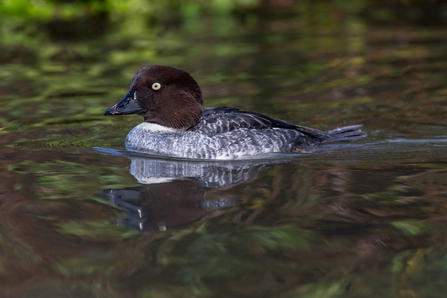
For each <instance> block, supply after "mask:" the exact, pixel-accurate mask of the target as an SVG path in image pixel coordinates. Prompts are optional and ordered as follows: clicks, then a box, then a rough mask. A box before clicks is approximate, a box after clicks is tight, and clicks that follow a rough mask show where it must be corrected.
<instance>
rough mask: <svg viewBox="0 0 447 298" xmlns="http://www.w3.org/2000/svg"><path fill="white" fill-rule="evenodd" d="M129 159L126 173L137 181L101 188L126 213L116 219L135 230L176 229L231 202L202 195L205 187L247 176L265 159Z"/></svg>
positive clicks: (221, 185) (233, 203)
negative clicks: (116, 187) (111, 187)
mask: <svg viewBox="0 0 447 298" xmlns="http://www.w3.org/2000/svg"><path fill="white" fill-rule="evenodd" d="M130 159H131V164H130V173H131V174H132V175H133V176H134V177H135V178H136V179H137V180H138V182H139V183H141V184H142V185H141V186H138V187H129V188H124V189H110V190H105V191H104V192H103V193H104V194H106V195H107V196H108V197H109V199H110V202H111V203H112V204H114V205H116V206H118V207H121V208H123V209H125V210H126V211H127V212H128V215H127V217H126V218H124V219H122V220H120V223H121V224H124V225H127V226H129V227H131V228H133V229H136V230H139V231H151V230H152V231H153V230H159V231H165V230H167V229H175V228H182V227H185V226H187V225H189V224H191V223H193V222H195V221H198V220H200V219H202V218H203V217H205V216H206V215H207V210H208V209H218V208H227V207H234V206H236V205H237V203H236V200H234V199H225V198H221V199H216V200H206V199H205V195H206V192H207V190H210V189H219V188H228V187H231V186H234V185H237V184H240V183H244V182H247V181H249V180H252V179H254V178H255V177H256V176H257V175H258V173H259V172H260V171H261V170H262V169H263V168H264V167H266V166H267V165H268V164H269V162H259V161H257V162H254V161H246V162H242V161H237V162H192V161H174V160H159V159H149V158H144V157H130ZM270 163H271V162H270Z"/></svg>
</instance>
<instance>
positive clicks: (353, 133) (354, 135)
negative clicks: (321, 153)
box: [323, 124, 367, 143]
mask: <svg viewBox="0 0 447 298" xmlns="http://www.w3.org/2000/svg"><path fill="white" fill-rule="evenodd" d="M362 126H363V125H361V124H360V125H351V126H344V127H339V128H336V129H332V130H329V131H327V132H326V134H327V136H328V138H327V139H325V140H324V141H323V142H324V143H335V142H352V141H357V140H358V139H361V138H364V137H366V136H367V134H366V132H364V131H361V129H360V128H361V127H362Z"/></svg>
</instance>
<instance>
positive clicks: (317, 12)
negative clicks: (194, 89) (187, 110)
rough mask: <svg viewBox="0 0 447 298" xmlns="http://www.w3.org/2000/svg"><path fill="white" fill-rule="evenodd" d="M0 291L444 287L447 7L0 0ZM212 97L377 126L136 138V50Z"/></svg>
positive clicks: (245, 293)
mask: <svg viewBox="0 0 447 298" xmlns="http://www.w3.org/2000/svg"><path fill="white" fill-rule="evenodd" d="M0 9H1V10H0V11H1V15H0V17H1V19H0V29H1V31H0V34H1V35H0V38H1V39H0V103H1V108H0V127H1V128H0V296H1V297H445V293H446V292H447V138H446V125H447V117H446V115H447V87H446V82H447V72H446V67H447V3H445V2H443V1H296V2H294V1H287V0H282V1H279V0H278V1H273V0H272V1H256V0H253V1H242V0H234V1H225V0H221V1H217V0H215V1H209V2H201V1H189V2H184V3H182V2H178V1H165V2H163V1H158V2H146V1H141V0H135V1H130V2H127V4H126V2H119V1H111V0H110V1H96V2H95V1H91V2H90V1H81V2H76V1H74V2H56V1H55V2H44V1H42V2H38V1H35V2H27V1H5V2H3V3H1V4H0ZM150 64H163V65H169V66H173V67H177V68H180V69H183V70H186V71H188V72H190V73H191V74H192V75H193V77H194V78H195V79H196V80H197V81H198V83H199V84H200V86H201V87H202V90H203V93H204V97H205V100H206V102H205V106H206V107H212V106H232V107H237V108H241V109H247V110H254V111H257V112H261V113H265V114H268V115H270V116H273V117H277V118H281V119H284V120H287V121H289V122H293V123H299V124H302V125H306V126H311V127H316V128H319V129H331V128H335V127H338V126H343V125H351V124H359V123H362V124H364V130H365V131H366V132H367V133H368V135H369V136H368V138H365V139H363V140H361V141H358V142H356V143H352V144H345V145H331V146H325V147H321V148H320V150H318V151H317V152H316V153H314V154H307V155H293V156H290V155H288V156H283V158H275V159H267V160H256V161H243V162H242V161H239V162H191V161H175V160H166V159H165V160H164V159H160V158H151V157H143V156H138V155H131V154H127V153H125V152H124V151H123V149H124V148H123V142H124V138H125V136H126V135H127V133H128V132H129V130H130V129H131V128H132V127H133V126H135V125H136V124H138V123H140V122H141V120H142V119H140V117H138V116H129V117H104V116H103V112H104V111H105V110H106V109H108V108H109V107H110V106H112V105H113V104H115V103H116V102H118V101H119V100H120V99H122V98H123V97H124V95H125V94H126V93H127V88H128V85H129V83H130V79H131V78H132V76H133V75H134V74H135V72H136V71H137V70H138V69H139V68H140V67H142V66H145V65H150Z"/></svg>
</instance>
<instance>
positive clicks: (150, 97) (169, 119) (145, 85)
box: [104, 65, 367, 160]
mask: <svg viewBox="0 0 447 298" xmlns="http://www.w3.org/2000/svg"><path fill="white" fill-rule="evenodd" d="M203 103H204V100H203V96H202V91H201V89H200V87H199V84H198V83H197V82H196V81H195V80H194V78H193V77H192V76H191V75H190V74H189V73H187V72H186V71H183V70H180V69H176V68H173V67H169V66H164V65H150V66H145V67H143V68H141V69H140V70H138V72H137V73H136V74H135V76H134V77H133V78H132V80H131V82H130V87H129V91H128V93H127V95H126V96H125V97H124V98H123V99H122V100H121V101H120V102H118V103H117V104H116V105H114V106H113V107H111V108H110V109H108V110H106V111H105V112H104V114H105V115H129V114H135V115H140V116H143V118H144V122H143V123H141V124H139V125H137V126H136V127H134V128H133V129H132V130H131V131H130V132H129V134H128V135H127V137H126V140H125V143H124V146H125V148H126V149H127V150H129V151H135V152H142V153H148V154H155V155H161V156H166V157H178V158H186V159H200V160H202V159H207V160H208V159H209V160H232V159H247V158H248V159H250V158H256V157H259V156H263V155H266V154H270V153H308V152H312V148H313V147H315V145H318V144H320V143H334V142H351V141H356V140H358V139H360V138H363V137H365V136H366V135H367V134H366V133H365V132H364V131H362V130H361V129H360V128H361V127H362V125H351V126H344V127H340V128H336V129H332V130H329V131H321V130H318V129H315V128H311V127H306V126H302V125H297V124H292V123H288V122H286V121H283V120H280V119H275V118H272V117H269V116H266V115H263V114H261V113H257V112H251V111H245V110H240V109H237V108H232V107H211V108H205V109H204V108H203Z"/></svg>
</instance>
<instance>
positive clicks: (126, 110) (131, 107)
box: [104, 92, 145, 115]
mask: <svg viewBox="0 0 447 298" xmlns="http://www.w3.org/2000/svg"><path fill="white" fill-rule="evenodd" d="M144 111H145V109H144V108H143V107H142V106H140V105H139V104H138V102H137V100H136V99H135V96H134V92H129V93H127V95H126V97H124V98H123V99H122V100H121V101H120V102H119V103H117V104H116V105H114V106H113V107H111V108H110V109H108V110H107V111H105V112H104V115H129V114H141V113H143V112H144Z"/></svg>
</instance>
